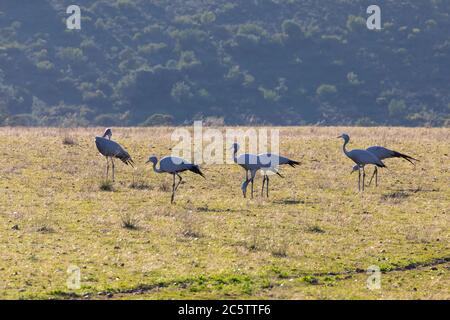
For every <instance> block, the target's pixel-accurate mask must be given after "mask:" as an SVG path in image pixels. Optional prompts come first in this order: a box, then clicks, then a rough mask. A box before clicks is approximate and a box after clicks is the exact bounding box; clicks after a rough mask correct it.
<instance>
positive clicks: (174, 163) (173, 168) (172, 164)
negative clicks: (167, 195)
mask: <svg viewBox="0 0 450 320" xmlns="http://www.w3.org/2000/svg"><path fill="white" fill-rule="evenodd" d="M147 163H152V164H153V171H155V172H156V173H169V174H171V175H172V176H173V184H172V197H171V200H170V202H171V203H173V202H174V200H175V192H176V191H177V189H178V187H179V186H180V184H181V181H183V178H182V177H181V176H180V173H181V172H185V171H191V172H193V173H195V174H198V175H200V176H202V177H203V178H205V175H204V174H203V172H202V171H201V170H200V167H199V166H198V165H195V164H192V163H190V162H188V161H186V160H184V159H181V158H178V157H164V158H162V159H161V161H159V168H157V167H156V165H157V164H158V158H156V157H155V156H151V157H150V158H149V159H148V161H147ZM175 176H177V177H178V179H179V181H178V183H175ZM205 179H206V178H205Z"/></svg>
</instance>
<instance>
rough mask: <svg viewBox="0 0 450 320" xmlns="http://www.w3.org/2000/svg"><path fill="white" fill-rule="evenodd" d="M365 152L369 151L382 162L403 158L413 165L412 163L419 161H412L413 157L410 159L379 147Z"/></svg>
mask: <svg viewBox="0 0 450 320" xmlns="http://www.w3.org/2000/svg"><path fill="white" fill-rule="evenodd" d="M367 151H369V152H370V153H373V154H374V155H375V156H376V157H377V158H378V159H380V160H384V159H388V158H403V159H405V160H406V161H408V162H410V163H412V164H414V162H413V161H419V160H417V159H414V158H413V157H410V156H408V155H406V154H402V153H400V152H397V151H394V150H389V149H387V148H385V147H380V146H374V147H370V148H367Z"/></svg>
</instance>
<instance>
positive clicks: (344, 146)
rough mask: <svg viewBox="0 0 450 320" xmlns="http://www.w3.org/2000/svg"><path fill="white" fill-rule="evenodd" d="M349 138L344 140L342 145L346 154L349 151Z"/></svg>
mask: <svg viewBox="0 0 450 320" xmlns="http://www.w3.org/2000/svg"><path fill="white" fill-rule="evenodd" d="M348 142H349V141H348V140H345V141H344V145H343V146H342V150H343V151H344V153H345V154H346V155H348V151H347V144H348Z"/></svg>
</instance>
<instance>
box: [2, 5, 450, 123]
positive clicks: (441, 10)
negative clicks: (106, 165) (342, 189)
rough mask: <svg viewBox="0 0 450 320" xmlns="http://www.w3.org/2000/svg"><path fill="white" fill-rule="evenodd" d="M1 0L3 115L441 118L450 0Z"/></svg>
mask: <svg viewBox="0 0 450 320" xmlns="http://www.w3.org/2000/svg"><path fill="white" fill-rule="evenodd" d="M69 4H72V1H55V0H43V1H27V2H26V3H24V2H21V1H3V2H1V3H0V124H3V125H63V126H70V125H82V126H84V125H101V126H103V125H118V124H120V125H138V124H139V125H158V124H163V125H167V124H171V123H173V124H180V123H184V122H191V121H192V120H193V119H206V118H209V119H212V120H214V121H215V119H217V118H218V119H219V121H225V123H229V124H251V123H267V124H283V125H289V124H315V123H322V124H360V125H374V124H389V125H408V126H416V125H448V124H449V119H450V116H449V115H450V92H449V90H448V89H449V83H450V74H449V72H448V66H449V65H450V41H449V36H448V35H449V30H450V17H449V13H450V2H448V1H439V0H424V1H406V0H395V1H394V0H387V1H383V3H382V4H381V7H382V23H383V29H382V30H380V31H369V30H368V29H367V28H366V26H365V23H366V18H367V16H368V15H367V14H366V8H367V5H368V4H367V1H363V0H339V1H316V0H302V1H295V0H254V1H237V0H207V1H199V0H191V1H185V0H115V1H110V0H97V1H90V0H89V1H87V0H79V1H77V4H79V5H80V6H81V8H82V30H80V31H77V30H73V31H70V30H66V28H65V19H66V18H67V16H68V15H67V14H66V12H65V11H66V7H67V6H68V5H69Z"/></svg>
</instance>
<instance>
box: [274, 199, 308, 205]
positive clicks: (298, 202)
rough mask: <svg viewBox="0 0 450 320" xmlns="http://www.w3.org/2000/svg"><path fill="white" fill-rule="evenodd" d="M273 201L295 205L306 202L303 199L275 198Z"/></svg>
mask: <svg viewBox="0 0 450 320" xmlns="http://www.w3.org/2000/svg"><path fill="white" fill-rule="evenodd" d="M273 203H275V204H284V205H296V204H305V203H306V202H305V201H304V200H294V199H283V200H275V201H274V202H273Z"/></svg>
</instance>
